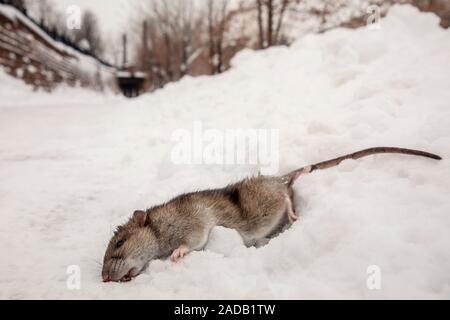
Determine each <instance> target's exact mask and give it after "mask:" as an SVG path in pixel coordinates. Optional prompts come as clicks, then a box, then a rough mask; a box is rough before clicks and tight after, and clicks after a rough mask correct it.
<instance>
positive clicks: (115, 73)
mask: <svg viewBox="0 0 450 320" xmlns="http://www.w3.org/2000/svg"><path fill="white" fill-rule="evenodd" d="M396 3H409V4H412V5H414V6H416V7H418V8H419V9H420V10H421V11H430V12H434V13H436V14H437V15H438V16H439V17H440V18H441V26H442V27H443V28H448V27H449V26H450V1H449V0H389V1H386V0H360V1H359V0H323V1H320V0H170V1H169V0H146V1H140V0H131V1H123V0H115V1H105V0H99V1H86V0H80V1H75V2H74V1H66V0H61V1H55V0H40V1H30V0H0V4H1V6H0V66H1V67H2V68H3V69H4V70H5V71H6V72H7V73H8V74H10V75H12V76H13V77H16V78H20V79H22V80H23V81H24V82H26V83H27V84H29V85H31V86H33V87H34V88H35V89H43V90H47V91H51V90H53V89H54V88H55V87H57V86H58V85H59V84H61V83H65V84H69V85H71V86H82V87H88V88H91V89H93V90H99V91H103V90H106V89H107V90H113V91H114V92H116V93H123V94H125V95H126V96H129V97H134V96H137V95H139V94H141V93H143V92H151V91H154V90H156V89H158V88H162V87H164V86H165V85H166V84H167V83H170V82H173V81H177V80H179V79H180V78H182V77H183V76H185V75H191V76H198V75H208V74H218V73H222V72H224V71H225V70H227V69H228V68H229V67H230V61H231V59H232V58H233V56H234V55H235V54H236V53H237V52H239V51H240V50H243V49H245V48H251V49H265V48H268V47H271V46H279V45H290V44H291V43H292V42H293V41H294V40H295V39H297V38H299V37H301V36H302V35H305V34H308V33H321V32H324V31H326V30H330V29H333V28H336V27H348V28H358V27H361V26H364V25H366V24H367V21H368V19H369V16H370V15H380V16H381V17H382V16H384V15H385V14H386V13H387V12H388V11H389V8H390V7H391V6H392V5H394V4H396ZM73 4H75V5H76V6H78V9H79V10H77V7H75V8H74V7H73V6H72V5H73ZM78 18H79V24H78V26H75V28H73V27H70V23H71V22H75V25H76V24H77V23H76V22H77V21H76V19H78ZM74 19H75V20H74ZM71 20H72V21H71Z"/></svg>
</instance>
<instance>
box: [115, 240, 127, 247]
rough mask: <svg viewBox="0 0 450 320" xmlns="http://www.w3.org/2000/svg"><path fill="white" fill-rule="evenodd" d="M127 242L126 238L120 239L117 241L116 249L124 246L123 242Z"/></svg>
mask: <svg viewBox="0 0 450 320" xmlns="http://www.w3.org/2000/svg"><path fill="white" fill-rule="evenodd" d="M124 243H125V240H119V241H117V243H116V249H119V248H120V247H121V246H123V244H124Z"/></svg>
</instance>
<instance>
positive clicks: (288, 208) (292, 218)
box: [285, 195, 298, 224]
mask: <svg viewBox="0 0 450 320" xmlns="http://www.w3.org/2000/svg"><path fill="white" fill-rule="evenodd" d="M285 202H286V213H287V216H288V219H289V222H290V223H291V224H292V223H294V222H295V221H297V219H298V215H297V214H296V213H295V211H294V206H293V204H292V200H291V197H290V196H288V195H286V198H285Z"/></svg>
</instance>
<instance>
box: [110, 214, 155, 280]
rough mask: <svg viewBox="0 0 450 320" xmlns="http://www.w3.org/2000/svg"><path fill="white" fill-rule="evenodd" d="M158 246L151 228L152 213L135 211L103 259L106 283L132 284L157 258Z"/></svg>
mask: <svg viewBox="0 0 450 320" xmlns="http://www.w3.org/2000/svg"><path fill="white" fill-rule="evenodd" d="M157 250H158V244H157V241H156V238H155V235H154V234H153V232H152V230H151V229H150V228H149V227H148V214H147V213H146V212H144V211H135V212H134V214H133V217H132V218H131V219H130V220H129V221H128V222H127V223H125V224H124V225H122V226H119V227H117V230H116V231H115V232H114V236H113V237H112V239H111V240H110V241H109V244H108V248H107V249H106V253H105V257H104V259H103V269H102V277H103V281H104V282H109V281H129V280H131V279H132V278H133V277H136V276H137V275H138V274H139V273H141V271H143V270H144V269H145V267H146V266H147V264H148V262H149V261H150V260H151V259H152V258H153V257H154V256H155V254H156V252H157Z"/></svg>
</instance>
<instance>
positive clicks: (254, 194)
mask: <svg viewBox="0 0 450 320" xmlns="http://www.w3.org/2000/svg"><path fill="white" fill-rule="evenodd" d="M378 153H401V154H407V155H414V156H422V157H427V158H431V159H436V160H441V157H439V156H437V155H435V154H431V153H428V152H424V151H418V150H411V149H403V148H390V147H379V148H370V149H365V150H362V151H358V152H355V153H352V154H348V155H345V156H342V157H339V158H335V159H332V160H328V161H324V162H320V163H317V164H314V165H310V166H307V167H303V168H300V169H298V170H295V171H293V172H291V173H289V174H287V175H284V176H257V177H252V178H248V179H245V180H243V181H241V182H238V183H235V184H231V185H229V186H227V187H225V188H222V189H215V190H205V191H200V192H193V193H188V194H183V195H180V196H178V197H176V198H174V199H172V200H171V201H169V202H167V203H164V204H162V205H159V206H156V207H153V208H151V209H147V210H146V211H135V212H134V214H133V216H132V217H131V218H130V220H129V221H128V222H127V223H125V224H124V225H122V226H119V227H118V228H117V230H116V231H115V233H114V236H113V237H112V239H111V240H110V242H109V245H108V248H107V250H106V253H105V257H104V261H103V270H102V277H103V281H104V282H109V281H129V280H131V279H132V278H133V277H135V276H137V275H138V274H139V273H141V272H142V271H143V270H144V269H145V268H146V266H147V265H148V263H149V262H150V261H151V260H153V259H161V258H167V257H171V259H172V261H177V260H178V259H180V258H182V257H183V256H185V255H186V254H187V253H189V252H190V251H193V250H202V249H203V248H204V247H205V245H206V243H207V241H208V237H209V233H210V231H211V229H212V228H213V227H215V226H223V227H226V228H232V229H236V230H237V231H238V232H239V234H240V235H241V237H242V239H243V241H244V243H245V245H247V246H258V245H261V244H264V243H266V242H267V241H268V239H269V238H271V237H273V236H274V235H276V234H277V233H279V232H280V231H281V230H282V229H283V228H284V227H285V226H286V225H289V224H292V223H293V222H294V221H295V220H297V218H298V216H297V214H296V213H295V211H294V204H293V190H292V185H293V183H294V181H295V180H296V179H297V178H298V177H299V176H301V175H303V174H308V173H311V172H313V171H315V170H319V169H327V168H331V167H334V166H337V165H338V164H339V163H341V162H342V161H343V160H346V159H359V158H362V157H366V156H369V155H373V154H378Z"/></svg>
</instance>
